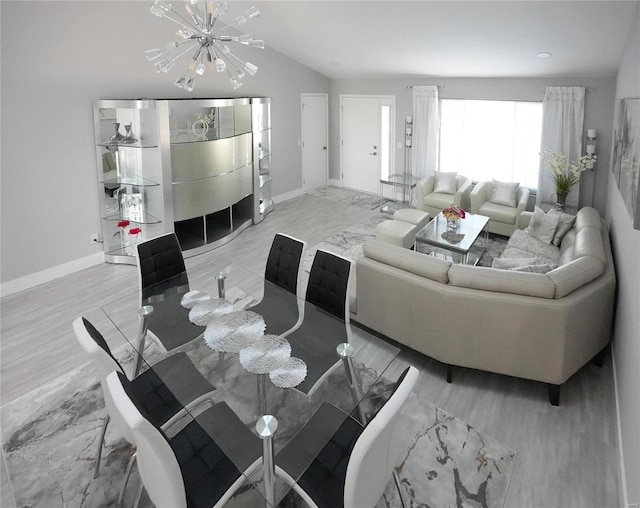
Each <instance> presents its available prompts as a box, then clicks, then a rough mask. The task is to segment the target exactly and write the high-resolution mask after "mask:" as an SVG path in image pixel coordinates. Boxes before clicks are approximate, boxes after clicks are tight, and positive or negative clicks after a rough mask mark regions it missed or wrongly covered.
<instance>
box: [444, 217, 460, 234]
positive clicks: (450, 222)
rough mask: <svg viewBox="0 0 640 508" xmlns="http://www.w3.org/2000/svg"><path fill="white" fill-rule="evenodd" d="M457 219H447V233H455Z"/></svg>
mask: <svg viewBox="0 0 640 508" xmlns="http://www.w3.org/2000/svg"><path fill="white" fill-rule="evenodd" d="M458 222H459V219H447V233H457V231H458Z"/></svg>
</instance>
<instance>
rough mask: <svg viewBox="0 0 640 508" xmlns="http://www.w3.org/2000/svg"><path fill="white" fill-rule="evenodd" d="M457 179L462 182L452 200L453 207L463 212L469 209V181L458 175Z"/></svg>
mask: <svg viewBox="0 0 640 508" xmlns="http://www.w3.org/2000/svg"><path fill="white" fill-rule="evenodd" d="M458 179H460V180H462V181H461V182H460V185H459V186H458V190H457V191H456V195H455V197H454V199H453V205H454V206H459V207H460V208H462V209H463V210H468V209H469V194H470V193H471V179H470V178H465V177H463V176H460V175H458Z"/></svg>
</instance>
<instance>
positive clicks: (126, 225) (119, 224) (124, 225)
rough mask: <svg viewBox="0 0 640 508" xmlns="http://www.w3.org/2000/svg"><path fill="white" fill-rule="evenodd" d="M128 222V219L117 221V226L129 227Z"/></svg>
mask: <svg viewBox="0 0 640 508" xmlns="http://www.w3.org/2000/svg"><path fill="white" fill-rule="evenodd" d="M129 224H131V223H130V222H129V221H128V220H121V221H120V222H118V227H119V228H122V229H125V228H128V227H129Z"/></svg>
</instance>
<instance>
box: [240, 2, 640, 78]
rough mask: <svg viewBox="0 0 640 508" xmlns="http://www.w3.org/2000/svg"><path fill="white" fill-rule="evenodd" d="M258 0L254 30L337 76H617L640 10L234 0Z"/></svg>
mask: <svg viewBox="0 0 640 508" xmlns="http://www.w3.org/2000/svg"><path fill="white" fill-rule="evenodd" d="M253 4H256V5H257V6H258V7H259V9H260V11H261V16H260V17H259V18H255V19H252V20H251V21H250V22H249V23H247V25H245V26H246V31H248V32H250V33H252V35H253V36H254V37H256V38H258V37H259V38H263V39H265V41H266V44H267V46H270V47H272V48H273V49H275V50H277V51H279V52H280V53H283V54H285V55H287V56H289V57H290V58H292V59H294V60H296V61H298V62H300V63H302V64H304V65H306V66H308V67H310V68H312V69H314V70H316V71H318V72H319V73H321V74H323V75H325V76H327V77H328V78H331V79H353V78H377V79H380V78H407V77H428V76H431V77H518V78H526V77H583V76H589V77H605V76H615V74H616V70H617V68H618V64H619V62H620V58H621V55H622V52H623V49H624V45H625V42H626V40H627V36H628V33H629V29H630V24H631V21H632V17H633V14H634V12H635V10H636V9H637V8H638V2H635V1H613V0H604V1H581V0H571V1H526V0H520V1H519V0H511V1H484V0H475V1H455V0H444V1H403V0H398V1H364V0H352V1H341V0H336V1H314V0H307V1H271V0H264V1H257V2H255V1H254V2H244V1H239V2H236V1H232V2H230V6H231V7H232V8H233V12H241V11H242V9H243V8H248V7H249V6H251V5H253ZM230 14H231V12H230ZM243 28H244V27H243ZM540 52H549V53H551V54H552V56H551V57H550V58H538V57H536V54H537V53H540Z"/></svg>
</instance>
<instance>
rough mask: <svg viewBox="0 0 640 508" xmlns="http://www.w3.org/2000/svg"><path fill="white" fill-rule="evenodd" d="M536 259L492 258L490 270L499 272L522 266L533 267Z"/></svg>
mask: <svg viewBox="0 0 640 508" xmlns="http://www.w3.org/2000/svg"><path fill="white" fill-rule="evenodd" d="M535 262H536V258H494V260H493V263H492V264H491V268H499V269H500V270H513V269H514V268H519V267H522V266H529V265H533V264H534V263H535Z"/></svg>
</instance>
